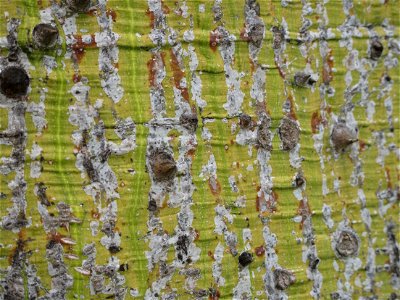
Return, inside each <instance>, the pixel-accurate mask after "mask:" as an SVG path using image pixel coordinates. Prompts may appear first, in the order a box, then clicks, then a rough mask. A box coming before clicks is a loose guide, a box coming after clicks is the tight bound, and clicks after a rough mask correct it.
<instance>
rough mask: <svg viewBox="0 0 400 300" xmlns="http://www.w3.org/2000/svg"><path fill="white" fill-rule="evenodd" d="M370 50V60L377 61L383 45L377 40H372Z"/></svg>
mask: <svg viewBox="0 0 400 300" xmlns="http://www.w3.org/2000/svg"><path fill="white" fill-rule="evenodd" d="M370 50H371V52H370V58H371V59H373V60H378V59H379V58H380V57H381V56H382V52H383V45H382V43H381V42H380V41H379V40H373V41H372V43H371V49H370Z"/></svg>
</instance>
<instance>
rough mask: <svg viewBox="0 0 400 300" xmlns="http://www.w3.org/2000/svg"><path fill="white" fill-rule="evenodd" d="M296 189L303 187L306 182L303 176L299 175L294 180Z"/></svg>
mask: <svg viewBox="0 0 400 300" xmlns="http://www.w3.org/2000/svg"><path fill="white" fill-rule="evenodd" d="M294 182H295V184H296V187H301V186H303V184H304V183H305V182H306V181H305V179H304V176H303V175H302V174H297V175H296V178H295V180H294Z"/></svg>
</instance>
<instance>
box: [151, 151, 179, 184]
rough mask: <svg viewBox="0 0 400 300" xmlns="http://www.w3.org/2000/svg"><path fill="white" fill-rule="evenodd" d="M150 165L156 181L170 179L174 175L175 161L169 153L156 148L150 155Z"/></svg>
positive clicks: (175, 169)
mask: <svg viewBox="0 0 400 300" xmlns="http://www.w3.org/2000/svg"><path fill="white" fill-rule="evenodd" d="M150 166H151V169H152V171H153V174H154V178H155V179H156V180H157V181H167V180H171V179H173V178H174V177H175V175H176V171H177V168H176V163H175V160H174V158H173V157H172V155H171V154H169V153H167V152H165V151H162V150H157V151H155V152H154V153H153V154H151V157H150Z"/></svg>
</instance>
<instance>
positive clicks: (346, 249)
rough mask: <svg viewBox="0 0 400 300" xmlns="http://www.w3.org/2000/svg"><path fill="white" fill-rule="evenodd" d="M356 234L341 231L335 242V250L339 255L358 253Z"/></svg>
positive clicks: (346, 255)
mask: <svg viewBox="0 0 400 300" xmlns="http://www.w3.org/2000/svg"><path fill="white" fill-rule="evenodd" d="M358 248H359V243H358V239H357V236H356V235H355V234H354V233H352V232H349V231H342V232H341V233H340V235H339V238H338V240H337V243H336V251H337V253H338V254H339V255H340V256H341V257H349V256H355V255H357V253H358Z"/></svg>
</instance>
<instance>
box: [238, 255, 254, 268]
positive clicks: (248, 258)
mask: <svg viewBox="0 0 400 300" xmlns="http://www.w3.org/2000/svg"><path fill="white" fill-rule="evenodd" d="M252 261H253V255H252V254H251V253H249V252H246V251H245V252H242V253H241V254H240V255H239V264H240V265H241V266H242V267H246V266H248V265H249V264H250V263H251V262H252Z"/></svg>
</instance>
